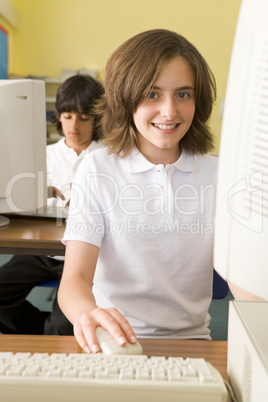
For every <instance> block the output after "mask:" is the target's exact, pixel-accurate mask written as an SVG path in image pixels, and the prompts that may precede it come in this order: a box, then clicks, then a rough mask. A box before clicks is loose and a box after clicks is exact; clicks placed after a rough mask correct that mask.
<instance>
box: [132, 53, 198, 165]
mask: <svg viewBox="0 0 268 402" xmlns="http://www.w3.org/2000/svg"><path fill="white" fill-rule="evenodd" d="M194 85H195V82H194V74H193V71H192V69H191V68H190V66H189V65H188V63H187V62H186V61H185V60H184V59H183V58H182V57H181V56H176V57H174V58H173V59H172V60H171V61H169V62H168V63H167V64H166V65H165V66H164V67H163V69H162V71H161V72H160V74H159V77H158V79H157V80H156V82H155V84H154V87H153V89H152V91H151V93H150V94H149V96H148V98H146V99H145V100H143V101H142V102H141V103H140V104H139V106H138V108H137V110H136V111H135V113H134V114H133V119H134V123H135V125H136V128H137V130H138V143H139V149H140V152H141V153H142V154H143V155H144V156H145V157H146V158H147V159H148V160H149V161H150V162H152V163H154V164H160V163H161V164H164V165H166V164H171V163H174V162H176V161H177V160H178V158H179V156H180V149H179V142H180V140H181V139H182V138H183V136H184V135H185V134H186V132H187V131H188V129H189V128H190V126H191V124H192V120H193V117H194V113H195V96H194V93H195V90H194Z"/></svg>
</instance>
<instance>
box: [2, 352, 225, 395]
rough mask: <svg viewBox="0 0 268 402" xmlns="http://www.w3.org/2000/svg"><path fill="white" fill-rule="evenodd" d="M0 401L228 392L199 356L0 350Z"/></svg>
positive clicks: (219, 378)
mask: <svg viewBox="0 0 268 402" xmlns="http://www.w3.org/2000/svg"><path fill="white" fill-rule="evenodd" d="M0 395H1V401H2V402H11V401H12V402H47V401H49V402H54V401H56V402H61V401H62V402H63V401H64V402H76V401H77V402H84V401H92V402H132V401H133V402H134V401H135V402H143V401H144V402H150V401H153V402H171V401H174V402H175V401H185V402H186V401H189V402H200V401H203V402H210V401H211V402H218V401H219V402H223V401H227V400H228V392H227V389H226V387H225V384H224V382H223V379H222V377H221V376H220V374H219V372H218V371H217V370H216V369H215V368H214V367H213V366H211V364H209V363H207V362H206V361H205V360H204V359H192V358H188V359H183V358H180V357H169V358H165V357H158V356H156V357H150V358H149V357H147V356H144V355H113V356H107V355H104V354H97V355H92V354H85V353H71V354H69V355H66V354H64V353H53V354H52V355H49V354H47V353H34V354H31V353H16V354H13V353H12V352H0Z"/></svg>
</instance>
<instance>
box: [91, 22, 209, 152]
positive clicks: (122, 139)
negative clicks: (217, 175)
mask: <svg viewBox="0 0 268 402" xmlns="http://www.w3.org/2000/svg"><path fill="white" fill-rule="evenodd" d="M176 56H181V57H182V58H183V59H184V60H186V62H187V63H188V64H189V66H190V67H191V69H192V71H193V74H194V80H195V115H194V118H193V122H192V125H191V127H190V128H189V130H188V132H187V133H186V134H185V135H184V137H183V138H182V139H181V141H180V145H179V146H180V148H181V149H183V150H185V151H186V152H188V153H191V154H204V153H207V152H208V151H209V150H211V149H212V148H213V139H212V134H211V132H210V128H209V127H208V124H207V123H208V119H209V117H210V115H211V111H212V106H213V102H214V100H215V98H216V83H215V78H214V76H213V74H212V72H211V70H210V68H209V66H208V65H207V63H206V61H205V59H204V58H203V57H202V55H201V54H200V53H199V52H198V50H197V49H196V48H195V47H194V46H193V45H192V44H191V43H190V42H188V41H187V40H186V39H185V38H184V37H183V36H181V35H178V34H177V33H175V32H172V31H168V30H165V29H154V30H150V31H146V32H142V33H140V34H138V35H136V36H134V37H132V38H131V39H129V40H127V41H126V42H124V43H123V44H122V45H121V46H120V47H119V48H118V49H117V50H116V51H115V52H114V53H113V54H112V56H111V57H110V59H109V60H108V63H107V65H106V70H105V78H106V79H105V94H104V96H103V97H102V98H101V99H100V101H98V102H97V105H96V108H95V110H96V112H97V113H98V114H99V116H100V123H101V127H102V130H103V134H104V143H105V144H106V145H107V146H108V147H109V148H110V152H111V153H115V154H116V155H117V156H120V157H126V156H127V155H128V154H129V153H130V152H131V151H132V149H133V147H134V146H138V134H137V129H136V127H135V124H134V121H133V113H134V112H135V111H136V109H137V107H138V105H139V104H140V103H141V102H142V101H143V100H144V99H145V97H146V96H148V94H149V92H150V91H151V89H152V87H153V85H154V83H155V81H156V80H157V78H158V76H159V74H160V72H161V70H162V68H163V66H164V65H165V64H166V63H168V62H169V61H170V60H172V59H173V58H174V57H176Z"/></svg>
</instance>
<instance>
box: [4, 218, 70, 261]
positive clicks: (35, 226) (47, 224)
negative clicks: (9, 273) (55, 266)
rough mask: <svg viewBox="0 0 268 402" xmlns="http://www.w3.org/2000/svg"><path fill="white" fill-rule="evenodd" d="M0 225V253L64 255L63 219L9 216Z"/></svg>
mask: <svg viewBox="0 0 268 402" xmlns="http://www.w3.org/2000/svg"><path fill="white" fill-rule="evenodd" d="M9 219H10V224H9V225H7V226H4V227H0V254H28V255H64V254H65V246H64V245H63V244H62V243H61V239H62V237H63V233H64V230H65V221H64V220H63V219H53V218H48V219H44V218H32V217H25V216H24V217H22V216H16V217H14V216H10V215H9Z"/></svg>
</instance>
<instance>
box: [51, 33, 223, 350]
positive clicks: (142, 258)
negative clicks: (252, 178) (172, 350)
mask: <svg viewBox="0 0 268 402" xmlns="http://www.w3.org/2000/svg"><path fill="white" fill-rule="evenodd" d="M105 76H106V82H105V94H104V96H103V97H102V99H101V100H100V101H99V102H98V104H97V106H96V112H97V113H98V114H99V115H100V116H101V128H102V131H103V133H104V142H105V144H106V145H107V148H106V149H103V150H99V151H96V152H95V153H94V154H89V155H87V156H86V157H85V158H84V160H83V162H82V163H81V165H80V167H79V170H78V172H77V175H76V179H75V182H74V183H73V186H72V196H71V206H70V209H71V210H70V214H69V219H68V223H67V228H66V232H65V236H64V239H63V241H64V242H65V243H66V260H65V266H64V273H63V277H62V281H61V285H60V291H59V303H60V306H61V308H62V310H63V312H64V313H65V314H66V316H67V317H68V318H69V320H70V321H71V322H72V323H73V326H74V334H75V336H76V339H77V341H78V343H79V344H80V346H81V347H82V348H83V349H84V350H85V351H87V352H90V351H92V352H94V353H96V352H99V350H100V346H99V344H98V341H97V338H96V335H95V330H96V327H98V326H102V327H103V328H105V329H106V330H107V331H108V332H110V334H111V335H112V336H113V337H114V338H115V340H116V341H117V343H118V344H119V345H124V344H125V343H126V341H129V342H132V343H135V342H136V339H137V338H136V337H174V338H199V339H210V332H209V329H208V325H209V322H210V316H209V314H208V308H209V305H210V302H211V296H212V273H213V265H212V244H213V219H214V205H215V183H216V170H217V158H215V157H213V156H210V155H207V152H208V151H209V150H211V148H212V146H213V143H212V135H211V133H210V130H209V128H208V125H207V123H208V119H209V117H210V114H211V111H212V106H213V101H214V99H215V96H216V86H215V80H214V77H213V75H212V73H211V71H210V69H209V67H208V65H207V63H206V62H205V60H204V58H203V57H202V56H201V55H200V53H199V52H198V51H197V49H196V48H195V47H194V46H193V45H192V44H191V43H189V42H188V41H187V40H186V39H185V38H183V37H182V36H180V35H178V34H176V33H174V32H170V31H167V30H162V29H156V30H151V31H146V32H143V33H141V34H138V35H136V36H134V37H133V38H131V39H129V40H128V41H126V42H124V43H123V44H122V45H121V46H120V47H119V48H118V49H117V50H116V51H115V52H114V53H113V55H112V56H111V58H110V59H109V61H108V63H107V67H106V73H105ZM93 279H94V285H93Z"/></svg>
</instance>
